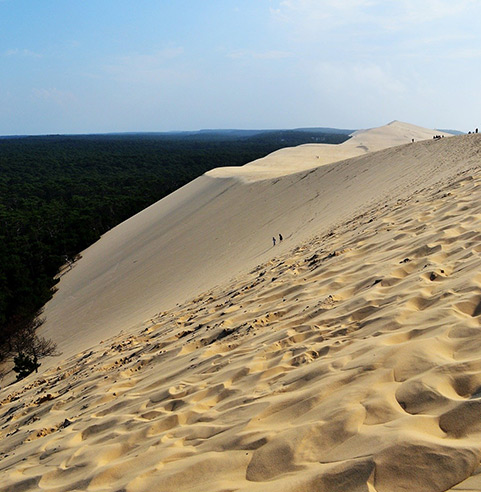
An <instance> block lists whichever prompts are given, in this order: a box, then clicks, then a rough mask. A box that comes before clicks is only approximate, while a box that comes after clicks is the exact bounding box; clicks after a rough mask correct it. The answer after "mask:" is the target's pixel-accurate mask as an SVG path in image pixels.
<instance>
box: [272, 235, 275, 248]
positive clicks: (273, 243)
mask: <svg viewBox="0 0 481 492" xmlns="http://www.w3.org/2000/svg"><path fill="white" fill-rule="evenodd" d="M275 245H276V238H275V237H273V238H272V246H275Z"/></svg>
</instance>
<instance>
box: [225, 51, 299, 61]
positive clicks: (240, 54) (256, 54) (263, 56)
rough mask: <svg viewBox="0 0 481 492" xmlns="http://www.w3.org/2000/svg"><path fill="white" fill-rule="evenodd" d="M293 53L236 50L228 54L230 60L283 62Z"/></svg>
mask: <svg viewBox="0 0 481 492" xmlns="http://www.w3.org/2000/svg"><path fill="white" fill-rule="evenodd" d="M290 56H291V53H289V52H288V51H281V50H268V51H249V50H236V51H231V52H230V53H228V54H227V57H228V58H233V59H257V60H281V59H284V58H289V57H290Z"/></svg>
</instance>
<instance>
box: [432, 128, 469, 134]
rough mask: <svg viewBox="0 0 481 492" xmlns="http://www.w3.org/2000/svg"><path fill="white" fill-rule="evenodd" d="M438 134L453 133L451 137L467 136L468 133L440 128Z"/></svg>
mask: <svg viewBox="0 0 481 492" xmlns="http://www.w3.org/2000/svg"><path fill="white" fill-rule="evenodd" d="M436 130H437V131H438V132H446V133H451V135H465V134H466V132H460V131H459V130H441V129H440V128H436Z"/></svg>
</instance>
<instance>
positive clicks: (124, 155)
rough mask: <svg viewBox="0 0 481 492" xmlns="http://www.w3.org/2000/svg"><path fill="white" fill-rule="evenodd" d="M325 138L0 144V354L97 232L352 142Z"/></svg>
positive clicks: (214, 136)
mask: <svg viewBox="0 0 481 492" xmlns="http://www.w3.org/2000/svg"><path fill="white" fill-rule="evenodd" d="M324 130H326V129H313V130H309V129H301V130H281V131H249V132H242V131H240V132H239V131H233V130H231V131H214V130H213V131H203V132H191V133H177V134H120V135H79V136H42V137H11V138H7V137H4V138H0V347H1V346H2V345H3V344H5V343H7V341H8V337H9V334H10V333H11V332H12V330H13V331H15V330H16V329H17V328H18V326H19V324H21V323H24V322H25V321H27V320H30V319H31V318H32V316H34V315H35V313H37V312H38V310H39V309H40V308H41V307H42V306H43V305H44V304H45V303H46V302H47V301H48V300H49V299H50V298H51V296H52V294H53V291H54V286H55V280H54V276H55V275H56V274H57V272H58V270H59V268H60V267H61V265H62V264H63V263H65V260H66V258H69V259H71V258H73V257H74V256H75V255H76V254H78V253H79V252H80V251H82V250H83V249H84V248H86V247H87V246H89V245H90V244H92V243H93V242H95V241H96V240H97V239H99V237H100V235H101V234H103V233H104V232H106V231H107V230H109V229H110V228H112V227H114V226H115V225H117V224H119V223H120V222H122V221H123V220H125V219H127V218H129V217H131V216H132V215H134V214H135V213H137V212H139V211H141V210H142V209H144V208H145V207H147V206H149V205H151V204H152V203H154V202H156V201H157V200H160V199H161V198H163V197H164V196H166V195H168V194H169V193H171V192H173V191H174V190H176V189H178V188H179V187H181V186H183V185H185V184H186V183H188V182H189V181H192V180H193V179H195V178H196V177H198V176H199V175H201V174H203V173H204V172H206V171H208V170H209V169H213V168H215V167H220V166H241V165H244V164H246V163H247V162H250V161H252V160H255V159H258V158H260V157H263V156H265V155H267V154H269V153H270V152H273V151H274V150H277V149H279V148H282V147H286V146H293V145H299V144H303V143H333V144H336V143H341V142H343V141H345V140H347V139H348V138H349V137H348V133H349V132H350V130H349V131H347V130H346V131H339V132H335V131H334V132H333V131H332V130H329V131H324ZM16 327H17V328H16Z"/></svg>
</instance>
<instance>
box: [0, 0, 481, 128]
mask: <svg viewBox="0 0 481 492" xmlns="http://www.w3.org/2000/svg"><path fill="white" fill-rule="evenodd" d="M480 87H481V2H479V1H477V0H456V1H453V0H384V1H381V0H317V1H315V0H204V1H199V0H136V1H133V0H75V1H74V0H0V135H13V134H46V133H98V132H102V133H105V132H124V131H170V130H196V129H201V128H251V129H252V128H256V129H258V128H296V127H313V126H329V127H338V128H352V129H358V128H369V127H374V126H380V125H384V124H386V123H388V122H389V121H391V120H394V119H397V120H401V121H406V122H409V123H413V124H416V125H420V126H425V127H429V128H452V129H459V130H462V131H468V130H471V129H473V128H474V127H476V126H480V125H481V97H480V91H481V89H480Z"/></svg>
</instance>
